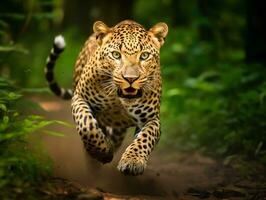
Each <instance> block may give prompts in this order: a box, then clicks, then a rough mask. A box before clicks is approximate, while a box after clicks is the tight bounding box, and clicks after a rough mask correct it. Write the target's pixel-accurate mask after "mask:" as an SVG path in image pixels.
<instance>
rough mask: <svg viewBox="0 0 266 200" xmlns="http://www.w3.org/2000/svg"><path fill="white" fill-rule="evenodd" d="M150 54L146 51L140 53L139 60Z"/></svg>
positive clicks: (145, 58) (146, 57)
mask: <svg viewBox="0 0 266 200" xmlns="http://www.w3.org/2000/svg"><path fill="white" fill-rule="evenodd" d="M149 56H150V54H149V53H148V52H143V53H142V54H141V55H140V59H141V60H147V59H148V58H149Z"/></svg>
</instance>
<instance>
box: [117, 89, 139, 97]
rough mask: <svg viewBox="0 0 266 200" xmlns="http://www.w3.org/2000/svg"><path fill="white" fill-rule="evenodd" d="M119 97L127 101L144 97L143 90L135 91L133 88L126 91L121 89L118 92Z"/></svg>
mask: <svg viewBox="0 0 266 200" xmlns="http://www.w3.org/2000/svg"><path fill="white" fill-rule="evenodd" d="M117 95H118V96H119V97H121V98H126V99H133V98H139V97H141V96H142V90H141V89H135V88H133V87H131V86H130V87H128V88H125V89H121V88H119V89H118V90H117Z"/></svg>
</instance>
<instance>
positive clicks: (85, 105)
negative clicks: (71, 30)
mask: <svg viewBox="0 0 266 200" xmlns="http://www.w3.org/2000/svg"><path fill="white" fill-rule="evenodd" d="M167 34H168V26H167V24H166V23H164V22H159V23H157V24H155V25H154V26H152V27H151V28H150V29H148V30H146V29H145V28H144V27H143V26H142V25H140V24H139V23H137V22H135V21H133V20H124V21H122V22H120V23H118V24H116V25H115V26H112V27H109V26H107V25H106V24H105V23H104V22H102V21H96V22H95V23H94V24H93V33H92V35H91V36H89V38H88V39H87V40H86V42H85V44H84V46H83V48H82V50H81V51H80V53H79V55H78V58H77V60H76V63H75V67H74V73H73V74H74V75H73V89H65V88H63V87H61V86H60V85H59V84H58V83H57V81H56V80H55V75H54V66H55V64H56V61H57V59H58V58H59V55H60V54H61V53H62V52H63V50H64V49H65V47H66V43H65V40H64V37H63V36H62V35H59V36H56V37H55V39H54V43H53V48H52V49H51V52H50V54H49V56H48V58H47V61H46V67H45V77H46V80H47V82H48V85H49V88H50V89H51V91H52V92H53V93H54V94H55V95H57V96H59V97H61V98H62V99H65V100H71V112H72V116H73V119H74V123H75V125H76V130H77V132H78V134H79V135H80V137H81V139H82V141H83V144H84V148H85V149H86V151H87V152H88V154H89V155H90V156H91V157H92V158H94V159H96V160H98V161H99V162H100V163H103V164H105V163H109V162H111V161H112V159H113V155H114V153H115V152H116V151H117V149H118V148H119V147H120V146H121V144H122V142H123V139H124V137H125V135H126V132H127V129H128V128H130V127H133V129H134V128H135V134H134V139H133V141H132V142H131V143H130V145H129V146H128V147H127V148H126V150H125V151H124V153H123V154H122V156H121V159H120V161H119V162H118V165H117V169H118V170H119V171H120V172H121V173H122V174H124V175H132V176H136V175H141V174H143V172H144V170H145V169H146V167H147V162H148V159H149V156H150V154H151V152H152V151H153V149H154V147H155V146H156V144H157V143H158V141H159V139H160V136H161V123H160V104H161V94H162V78H161V67H160V48H161V47H162V46H163V44H164V42H165V38H166V36H167Z"/></svg>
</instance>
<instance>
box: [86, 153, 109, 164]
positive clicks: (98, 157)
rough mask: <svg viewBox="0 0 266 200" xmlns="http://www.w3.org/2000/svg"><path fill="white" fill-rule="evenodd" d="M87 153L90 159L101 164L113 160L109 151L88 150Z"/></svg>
mask: <svg viewBox="0 0 266 200" xmlns="http://www.w3.org/2000/svg"><path fill="white" fill-rule="evenodd" d="M87 151H88V153H89V154H90V156H91V157H92V158H94V159H96V160H98V161H99V162H101V163H103V164H106V163H109V162H111V161H112V160H113V152H112V151H109V152H101V151H90V150H87Z"/></svg>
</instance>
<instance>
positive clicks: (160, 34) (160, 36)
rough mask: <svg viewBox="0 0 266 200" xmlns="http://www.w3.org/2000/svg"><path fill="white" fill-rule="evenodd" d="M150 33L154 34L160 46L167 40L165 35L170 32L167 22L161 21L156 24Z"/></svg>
mask: <svg viewBox="0 0 266 200" xmlns="http://www.w3.org/2000/svg"><path fill="white" fill-rule="evenodd" d="M149 33H150V34H151V35H152V37H153V39H154V41H155V43H156V44H157V45H158V47H159V48H160V47H161V46H162V45H163V43H164V40H165V37H166V35H167V33H168V26H167V24H166V23H163V22H160V23H158V24H155V25H154V26H153V27H152V28H151V29H150V30H149Z"/></svg>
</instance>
